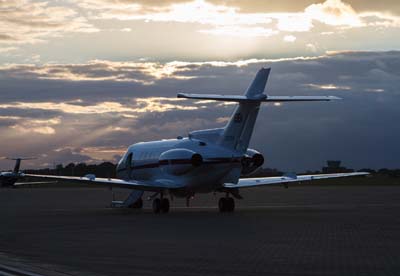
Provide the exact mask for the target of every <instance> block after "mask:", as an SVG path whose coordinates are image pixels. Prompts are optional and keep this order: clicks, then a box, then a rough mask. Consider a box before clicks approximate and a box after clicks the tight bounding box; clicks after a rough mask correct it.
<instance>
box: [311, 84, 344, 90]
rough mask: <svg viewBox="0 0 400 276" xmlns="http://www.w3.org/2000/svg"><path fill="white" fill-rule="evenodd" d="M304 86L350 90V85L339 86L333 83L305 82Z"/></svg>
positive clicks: (319, 88)
mask: <svg viewBox="0 0 400 276" xmlns="http://www.w3.org/2000/svg"><path fill="white" fill-rule="evenodd" d="M305 86H308V87H311V88H312V89H318V90H350V89H351V87H350V86H340V85H335V84H313V83H309V84H305Z"/></svg>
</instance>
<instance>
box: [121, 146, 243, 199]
mask: <svg viewBox="0 0 400 276" xmlns="http://www.w3.org/2000/svg"><path fill="white" fill-rule="evenodd" d="M242 158H243V154H240V153H239V152H235V151H232V150H230V149H227V148H224V147H222V146H218V145H215V144H213V143H209V142H204V141H200V140H197V139H190V138H177V139H171V140H162V141H153V142H144V143H137V144H134V145H131V146H130V147H129V148H128V150H127V152H126V153H125V155H124V156H123V157H122V159H121V160H120V162H119V163H118V166H117V177H118V178H120V179H124V180H131V179H132V180H140V181H149V182H154V181H163V182H164V183H167V182H169V181H170V182H171V183H172V182H173V183H175V184H178V185H181V186H183V187H184V188H183V189H182V191H181V192H182V193H183V194H187V193H190V192H193V193H194V192H196V193H197V192H210V191H215V190H217V189H218V188H220V187H222V184H223V183H236V182H237V181H238V179H239V177H240V174H241V171H242V164H241V160H242ZM183 194H182V196H184V195H183Z"/></svg>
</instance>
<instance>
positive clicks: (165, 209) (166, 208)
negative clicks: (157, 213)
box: [161, 198, 169, 213]
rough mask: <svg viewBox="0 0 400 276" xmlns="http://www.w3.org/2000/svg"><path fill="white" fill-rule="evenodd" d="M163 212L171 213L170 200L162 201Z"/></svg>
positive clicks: (164, 199)
mask: <svg viewBox="0 0 400 276" xmlns="http://www.w3.org/2000/svg"><path fill="white" fill-rule="evenodd" d="M161 212H163V213H168V212H169V200H168V198H163V199H161Z"/></svg>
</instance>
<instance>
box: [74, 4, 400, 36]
mask: <svg viewBox="0 0 400 276" xmlns="http://www.w3.org/2000/svg"><path fill="white" fill-rule="evenodd" d="M76 3H77V5H78V6H79V7H80V8H81V9H83V10H85V11H87V12H88V14H89V13H90V14H89V15H88V16H89V17H92V18H94V19H117V20H141V21H146V22H178V23H185V24H200V25H201V27H199V29H198V31H199V32H201V33H206V34H213V35H218V36H221V35H226V36H245V37H269V36H273V35H275V34H278V33H280V32H308V31H310V30H312V29H313V28H314V27H315V26H314V25H315V24H314V23H315V22H317V23H319V24H324V25H326V26H331V27H342V28H343V27H345V28H359V27H365V26H381V27H399V26H400V25H399V22H400V17H398V16H396V15H393V14H390V13H387V12H383V11H364V12H357V11H356V10H355V9H353V7H352V6H351V5H350V4H348V3H346V2H343V1H341V0H326V1H325V2H322V3H318V4H309V5H308V6H304V9H303V10H299V11H296V12H274V11H266V10H264V11H263V10H262V9H261V10H260V11H251V12H249V11H246V9H242V7H243V6H244V5H243V3H238V2H237V1H236V2H235V1H233V2H214V3H213V2H209V1H205V0H193V1H178V2H175V1H172V2H168V1H166V2H164V3H163V4H162V5H160V3H158V2H157V3H153V2H142V1H139V2H138V1H110V0H86V1H76ZM304 4H306V3H304ZM206 26H207V27H206Z"/></svg>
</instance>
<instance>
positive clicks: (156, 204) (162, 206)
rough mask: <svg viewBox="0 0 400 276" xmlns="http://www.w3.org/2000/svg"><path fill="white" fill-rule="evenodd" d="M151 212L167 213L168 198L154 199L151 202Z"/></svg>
mask: <svg viewBox="0 0 400 276" xmlns="http://www.w3.org/2000/svg"><path fill="white" fill-rule="evenodd" d="M153 212H154V213H155V214H158V213H160V212H161V213H168V212H169V200H168V198H161V199H159V198H155V199H154V200H153Z"/></svg>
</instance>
